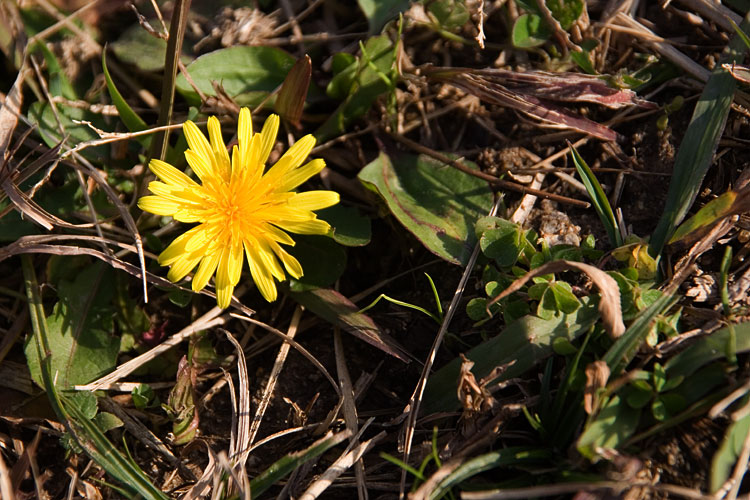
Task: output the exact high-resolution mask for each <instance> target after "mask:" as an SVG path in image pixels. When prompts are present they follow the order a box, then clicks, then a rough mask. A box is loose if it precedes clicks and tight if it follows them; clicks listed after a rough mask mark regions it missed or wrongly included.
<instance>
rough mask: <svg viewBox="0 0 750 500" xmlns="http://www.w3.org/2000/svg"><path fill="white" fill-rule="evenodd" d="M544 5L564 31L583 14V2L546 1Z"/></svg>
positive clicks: (578, 0)
mask: <svg viewBox="0 0 750 500" xmlns="http://www.w3.org/2000/svg"><path fill="white" fill-rule="evenodd" d="M545 4H546V5H547V8H548V9H549V10H550V12H552V17H554V18H555V19H557V20H558V21H559V23H560V26H562V29H564V30H566V31H567V30H569V29H570V28H571V26H573V23H575V22H576V21H577V20H578V18H579V17H581V14H583V7H584V2H583V0H546V2H545Z"/></svg>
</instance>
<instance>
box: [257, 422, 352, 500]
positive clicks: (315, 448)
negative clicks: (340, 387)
mask: <svg viewBox="0 0 750 500" xmlns="http://www.w3.org/2000/svg"><path fill="white" fill-rule="evenodd" d="M350 436H351V432H350V431H348V430H347V431H342V432H339V433H338V434H333V435H330V434H329V435H328V436H325V437H323V438H321V439H319V440H318V441H315V442H314V443H313V444H312V445H311V446H310V447H309V448H307V449H305V450H302V451H299V452H296V453H290V454H288V455H286V456H284V457H282V458H280V459H279V460H277V461H276V462H274V463H273V464H271V466H270V467H268V468H267V469H266V470H264V471H263V472H261V473H260V474H259V475H258V476H257V477H255V478H254V479H253V480H252V481H250V490H251V491H252V494H253V498H258V497H260V495H261V494H262V493H263V492H264V491H266V490H267V489H268V488H270V487H271V486H273V485H274V484H275V483H276V482H277V481H279V480H280V479H281V478H283V477H285V476H286V475H288V474H290V473H291V472H292V471H293V470H295V469H296V468H297V467H299V466H301V465H302V464H304V463H305V462H307V461H308V460H312V459H313V458H315V457H317V456H320V455H322V454H323V453H325V452H326V451H328V450H329V449H331V448H333V447H334V446H336V445H337V444H339V443H342V442H343V441H345V440H347V439H349V437H350Z"/></svg>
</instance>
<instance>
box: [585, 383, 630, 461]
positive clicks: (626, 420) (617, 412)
mask: <svg viewBox="0 0 750 500" xmlns="http://www.w3.org/2000/svg"><path fill="white" fill-rule="evenodd" d="M640 415H641V411H640V410H636V409H634V408H631V407H630V405H628V404H627V403H626V402H625V401H623V400H622V399H621V398H620V396H614V397H613V398H612V399H610V400H609V401H608V402H607V403H606V405H605V406H604V407H603V408H602V410H601V411H600V412H599V414H598V415H597V416H596V417H595V418H594V419H593V420H592V421H591V422H590V423H589V424H588V425H587V426H586V429H585V430H584V431H583V434H581V437H580V438H578V451H579V452H580V453H581V455H583V456H584V457H586V458H589V459H593V458H594V457H596V456H597V455H598V452H597V450H598V449H600V448H601V449H617V448H618V446H620V445H621V444H622V443H624V442H625V441H626V440H627V439H628V438H629V437H630V436H631V435H632V434H633V433H634V432H635V430H636V427H637V426H638V420H639V419H640Z"/></svg>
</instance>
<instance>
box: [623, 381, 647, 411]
mask: <svg viewBox="0 0 750 500" xmlns="http://www.w3.org/2000/svg"><path fill="white" fill-rule="evenodd" d="M624 394H625V400H626V401H627V402H628V404H629V405H630V406H631V407H632V408H634V409H636V410H639V409H641V408H643V407H644V406H646V405H647V404H648V402H649V401H651V399H652V398H653V397H654V393H653V392H652V391H650V390H644V389H643V388H642V387H636V385H635V384H633V385H631V386H630V387H628V388H627V389H626V390H625V392H624Z"/></svg>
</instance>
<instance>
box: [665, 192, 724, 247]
mask: <svg viewBox="0 0 750 500" xmlns="http://www.w3.org/2000/svg"><path fill="white" fill-rule="evenodd" d="M735 200H737V192H736V191H732V190H729V191H727V192H726V193H724V194H722V195H721V196H719V197H718V198H714V199H713V200H711V201H709V202H708V203H706V205H705V206H704V207H703V208H701V209H700V210H698V213H696V214H695V215H693V216H692V217H690V218H689V219H688V220H686V221H685V222H683V223H682V224H680V227H678V228H677V230H676V231H675V232H674V234H673V235H672V237H671V238H670V239H669V244H670V245H671V244H672V243H674V242H676V241H680V240H681V239H683V238H685V237H687V236H689V235H690V234H691V233H693V232H695V231H697V230H698V229H700V228H703V227H706V226H708V225H710V224H713V223H714V222H716V221H718V220H719V219H722V218H724V217H726V216H727V215H731V214H732V212H733V209H734V206H735Z"/></svg>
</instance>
